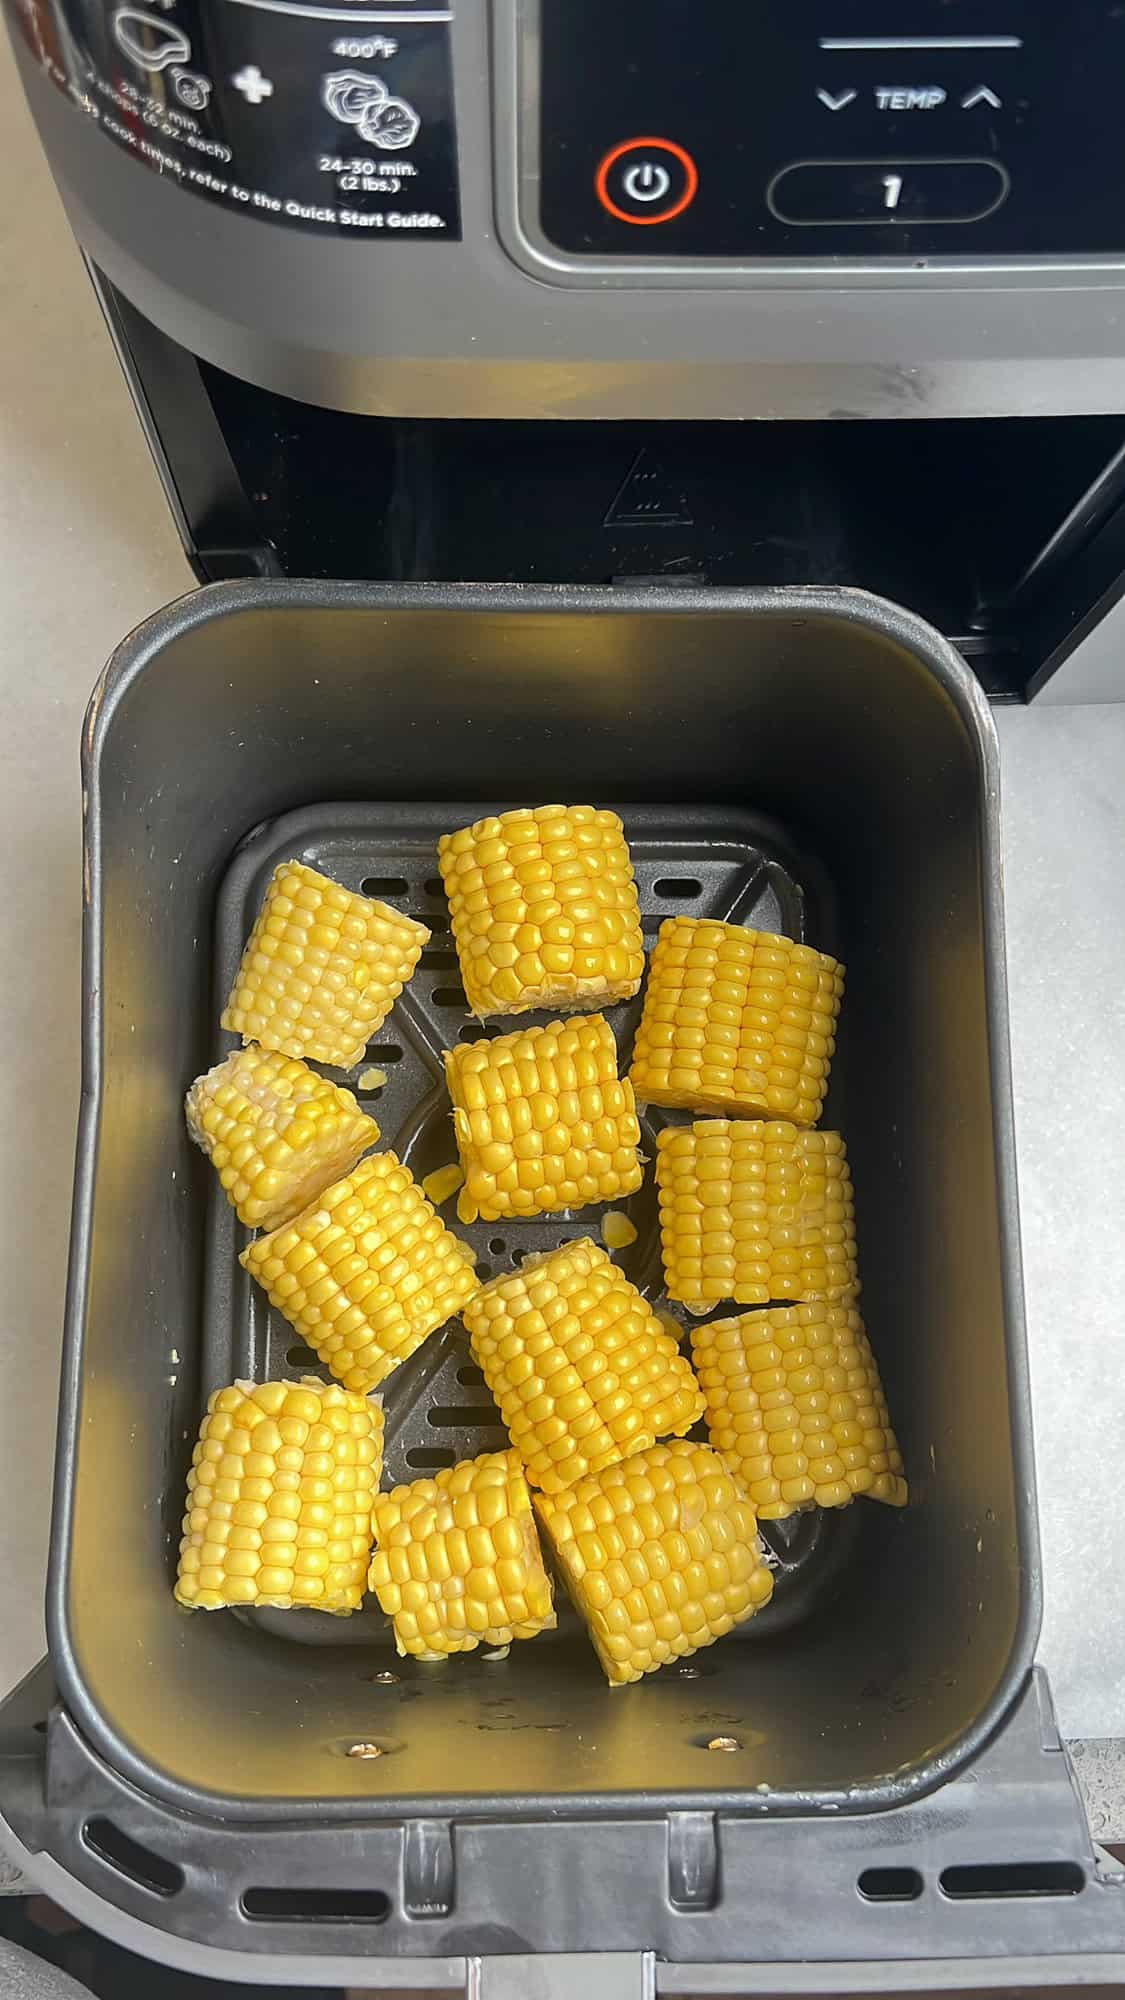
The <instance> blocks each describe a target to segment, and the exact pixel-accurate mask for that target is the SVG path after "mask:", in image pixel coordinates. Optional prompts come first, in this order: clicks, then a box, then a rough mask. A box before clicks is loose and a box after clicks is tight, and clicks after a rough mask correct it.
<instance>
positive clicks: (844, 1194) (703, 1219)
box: [656, 1118, 859, 1313]
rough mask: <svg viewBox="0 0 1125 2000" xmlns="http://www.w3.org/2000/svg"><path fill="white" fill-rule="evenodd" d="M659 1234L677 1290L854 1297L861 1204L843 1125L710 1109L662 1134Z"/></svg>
mask: <svg viewBox="0 0 1125 2000" xmlns="http://www.w3.org/2000/svg"><path fill="white" fill-rule="evenodd" d="M656 1147H657V1151H656V1187H657V1194H658V1196H659V1201H660V1242H661V1250H662V1254H663V1258H664V1277H665V1283H666V1286H667V1290H668V1296H669V1298H671V1299H678V1300H679V1301H680V1303H681V1304H682V1305H686V1307H687V1309H688V1311H689V1312H693V1313H702V1312H706V1311H707V1310H708V1309H709V1308H710V1307H711V1306H714V1305H719V1304H721V1303H722V1302H723V1301H724V1300H727V1299H729V1300H731V1301H732V1302H733V1303H734V1304H736V1305H768V1304H769V1302H770V1300H771V1299H827V1300H829V1301H830V1302H833V1303H834V1302H836V1301H839V1300H849V1299H853V1298H854V1297H855V1296H856V1293H857V1292H858V1290H859V1273H858V1271H857V1269H856V1254H855V1222H854V1214H855V1210H854V1204H853V1201H852V1184H851V1175H850V1173H849V1172H848V1162H847V1155H846V1153H845V1151H844V1142H843V1140H842V1139H841V1137H840V1135H839V1133H838V1132H806V1131H802V1130H801V1129H800V1128H799V1127H798V1126H796V1125H790V1124H788V1123H786V1122H785V1121H783V1120H773V1119H771V1120H768V1121H766V1122H764V1123H761V1124H757V1123H754V1122H753V1121H750V1120H746V1121H740V1120H737V1119H727V1118H708V1119H704V1120H702V1121H701V1122H700V1123H698V1124H695V1125H672V1126H667V1127H666V1128H665V1130H664V1131H663V1132H661V1133H660V1135H659V1137H658V1139H657V1142H656Z"/></svg>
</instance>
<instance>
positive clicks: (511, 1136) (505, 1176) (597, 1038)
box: [445, 1014, 644, 1222]
mask: <svg viewBox="0 0 1125 2000" xmlns="http://www.w3.org/2000/svg"><path fill="white" fill-rule="evenodd" d="M445 1077H446V1082H447V1083H448V1085H449V1095H450V1097H451V1098H452V1100H453V1130H454V1134H455V1136H456V1139H457V1150H458V1152H459V1153H460V1155H461V1166H462V1169H463V1171H464V1175H465V1185H464V1188H463V1189H462V1191H461V1194H460V1196H459V1198H458V1202H457V1213H458V1215H459V1217H460V1219H461V1221H462V1222H474V1221H475V1220H476V1219H477V1217H478V1216H482V1217H483V1218H484V1220H485V1221H487V1222H494V1221H497V1220H498V1219H499V1218H500V1217H501V1216H508V1215H548V1214H552V1213H554V1212H555V1211H556V1210H558V1209H561V1208H581V1207H584V1206H585V1205H586V1204H587V1203H588V1202H593V1201H615V1200H617V1199H618V1198H619V1197H620V1196H623V1195H627V1194H632V1193H633V1192H634V1190H635V1189H637V1188H639V1187H640V1184H641V1179H642V1176H643V1171H644V1169H643V1167H642V1164H641V1158H640V1154H639V1153H638V1151H637V1147H638V1144H639V1142H640V1136H641V1128H640V1125H639V1124H638V1122H637V1113H636V1107H635V1105H634V1103H633V1090H632V1086H631V1084H629V1083H628V1082H625V1081H622V1080H619V1078H618V1075H617V1043H616V1042H615V1041H614V1038H613V1030H612V1028H611V1027H610V1025H609V1022H608V1021H604V1020H603V1019H602V1017H601V1015H600V1014H580V1015H578V1017H577V1018H576V1019H575V1020H573V1021H559V1022H551V1023H550V1024H549V1025H548V1026H547V1027H545V1028H521V1029H517V1030H516V1032H515V1033H514V1034H511V1035H500V1036H498V1037H497V1039H496V1040H495V1041H492V1042H488V1041H483V1042H460V1043H458V1044H457V1046H456V1047H455V1048H452V1049H448V1050H447V1051H446V1056H445Z"/></svg>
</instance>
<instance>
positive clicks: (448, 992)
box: [431, 986, 469, 1010]
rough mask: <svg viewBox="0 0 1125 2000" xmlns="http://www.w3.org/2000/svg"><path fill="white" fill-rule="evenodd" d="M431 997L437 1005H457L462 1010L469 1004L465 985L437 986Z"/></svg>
mask: <svg viewBox="0 0 1125 2000" xmlns="http://www.w3.org/2000/svg"><path fill="white" fill-rule="evenodd" d="M431 997H432V999H433V1003H434V1006H435V1007H456V1008H457V1009H458V1010H460V1009H461V1008H464V1007H467V1006H468V1004H469V1003H468V1001H467V1000H466V998H465V989H464V987H463V986H435V987H434V990H433V994H432V996H431Z"/></svg>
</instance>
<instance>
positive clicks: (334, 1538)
mask: <svg viewBox="0 0 1125 2000" xmlns="http://www.w3.org/2000/svg"><path fill="white" fill-rule="evenodd" d="M382 1459H383V1412H382V1409H381V1408H380V1406H379V1404H378V1402H370V1401H368V1400H367V1398H366V1397H364V1396H360V1395H357V1394H355V1393H354V1392H352V1391H351V1390H348V1389H341V1388H340V1387H339V1385H338V1384H337V1383H335V1382H330V1383H328V1384H327V1385H326V1384H325V1383H323V1382H318V1381H316V1380H314V1379H312V1378H305V1379H304V1380H302V1381H300V1382H261V1383H259V1384H258V1385H257V1387H255V1385H254V1384H253V1383H251V1382H236V1383H235V1384H234V1386H233V1387H232V1388H229V1389H217V1390H216V1391H215V1393H214V1395H213V1396H212V1397H211V1398H210V1401H209V1402H208V1404H207V1415H206V1416H205V1417H204V1419H203V1422H202V1424H201V1426H200V1430H199V1442H198V1444H197V1445H196V1447H195V1450H194V1452H193V1453H192V1461H191V1471H190V1472H189V1473H188V1479H187V1484H188V1498H187V1513H186V1514H185V1515H184V1529H183V1540H182V1541H181V1543H180V1563H179V1570H178V1572H177V1576H176V1596H177V1598H178V1599H179V1601H180V1603H181V1604H186V1605H187V1606H188V1608H189V1609H190V1610H202V1611H217V1610H220V1609H221V1608H222V1607H223V1606H224V1605H228V1604H243V1605H262V1606H264V1605H272V1606H274V1607H275V1608H276V1609H278V1610H281V1611H290V1610H293V1609H299V1608H300V1607H301V1606H307V1607H309V1608H311V1609H313V1610H317V1611H333V1612H337V1613H340V1612H347V1611H357V1610H358V1609H359V1606H360V1604H361V1602H362V1600H363V1592H364V1588H365V1585H366V1582H367V1564H368V1560H369V1557H370V1554H371V1508H372V1503H373V1501H374V1499H375V1495H376V1493H377V1492H378V1488H379V1474H380V1470H381V1468H382Z"/></svg>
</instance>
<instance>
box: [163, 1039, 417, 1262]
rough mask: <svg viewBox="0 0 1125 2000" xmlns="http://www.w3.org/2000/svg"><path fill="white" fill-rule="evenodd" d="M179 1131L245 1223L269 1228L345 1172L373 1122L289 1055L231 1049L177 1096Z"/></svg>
mask: <svg viewBox="0 0 1125 2000" xmlns="http://www.w3.org/2000/svg"><path fill="white" fill-rule="evenodd" d="M184 1110H185V1114H186V1117H187V1126H188V1131H189V1132H190V1134H191V1136H192V1138H193V1139H194V1141H195V1143H196V1145H197V1146H199V1147H200V1148H201V1149H202V1151H203V1152H204V1153H206V1154H207V1156H208V1158H209V1159H210V1161H211V1164H212V1166H213V1167H214V1169H215V1171H216V1173H217V1174H218V1176H219V1180H220V1182H221V1183H222V1187H223V1192H224V1193H225V1195H226V1197H227V1200H228V1201H229V1202H230V1204H231V1207H232V1208H233V1209H234V1210H235V1211H236V1213H237V1215H238V1218H239V1221H240V1222H244V1223H245V1224H246V1226H247V1228H248V1229H276V1228H278V1227H279V1225H280V1224H281V1223H283V1222H288V1221H289V1220H290V1218H291V1217H292V1216H294V1215H298V1214H299V1213H300V1211H301V1209H303V1208H305V1207H307V1205H308V1204H309V1202H311V1201H315V1199H316V1197H317V1195H318V1194H320V1193H321V1192H322V1190H323V1189H324V1188H326V1187H328V1186H329V1185H330V1183H331V1182H332V1181H336V1180H339V1179H341V1177H342V1176H343V1175H344V1174H348V1173H350V1172H351V1169H352V1168H353V1167H354V1165H355V1163H356V1161H357V1160H358V1159H359V1156H360V1154H361V1153H365V1152H366V1151H367V1149H368V1147H369V1146H373V1145H374V1144H375V1142H376V1140H377V1139H378V1137H379V1127H378V1126H377V1124H376V1123H375V1120H374V1119H373V1118H369V1117H368V1116H367V1114H366V1113H365V1112H363V1111H361V1110H360V1108H359V1105H358V1104H357V1103H356V1101H355V1098H354V1097H353V1096H352V1094H351V1091H350V1090H341V1089H340V1087H339V1086H338V1085H337V1084H334V1083H329V1082H328V1080H327V1078H325V1077H322V1076H317V1075H316V1072H315V1071H314V1070H311V1069H310V1068H309V1066H308V1064H307V1063H304V1062H302V1061H301V1059H300V1057H299V1056H287V1055H283V1054H282V1053H281V1052H280V1050H277V1049H259V1048H246V1049H238V1050H236V1052H235V1053H234V1055H231V1056H227V1058H226V1060H225V1061H224V1062H221V1063H217V1064H216V1065H215V1067H214V1069H210V1070H208V1071H207V1074H206V1075H205V1076H199V1077H196V1080H195V1082H194V1083H193V1084H192V1086H191V1089H190V1090H189V1091H188V1094H187V1097H186V1099H185V1101H184Z"/></svg>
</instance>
